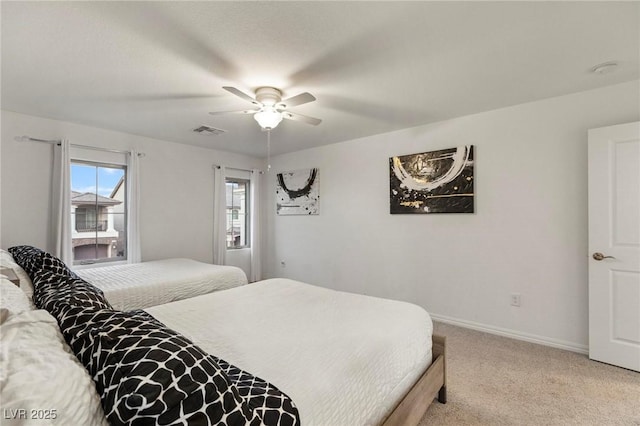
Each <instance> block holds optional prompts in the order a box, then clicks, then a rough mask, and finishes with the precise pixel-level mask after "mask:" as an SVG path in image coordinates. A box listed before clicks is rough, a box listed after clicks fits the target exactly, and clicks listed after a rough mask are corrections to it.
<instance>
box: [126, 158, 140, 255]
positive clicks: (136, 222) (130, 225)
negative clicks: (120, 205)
mask: <svg viewBox="0 0 640 426" xmlns="http://www.w3.org/2000/svg"><path fill="white" fill-rule="evenodd" d="M138 154H139V153H138V151H136V150H133V151H131V152H130V155H129V158H128V164H127V262H128V263H138V262H140V261H142V256H141V249H140V157H139V155H138Z"/></svg>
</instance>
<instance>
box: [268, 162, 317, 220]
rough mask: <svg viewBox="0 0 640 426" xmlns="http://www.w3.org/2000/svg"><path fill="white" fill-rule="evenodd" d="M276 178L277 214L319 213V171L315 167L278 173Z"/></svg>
mask: <svg viewBox="0 0 640 426" xmlns="http://www.w3.org/2000/svg"><path fill="white" fill-rule="evenodd" d="M276 179H277V182H276V209H277V210H276V212H277V214H279V215H312V214H314V215H315V214H319V212H320V171H319V170H318V169H317V168H316V169H304V170H294V171H291V172H283V173H278V174H277V176H276Z"/></svg>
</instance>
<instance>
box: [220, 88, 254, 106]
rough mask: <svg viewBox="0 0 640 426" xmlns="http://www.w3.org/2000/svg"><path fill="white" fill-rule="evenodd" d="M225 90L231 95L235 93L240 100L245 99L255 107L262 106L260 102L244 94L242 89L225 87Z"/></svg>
mask: <svg viewBox="0 0 640 426" xmlns="http://www.w3.org/2000/svg"><path fill="white" fill-rule="evenodd" d="M223 89H224V90H226V91H227V92H229V93H233V94H234V95H236V96H237V97H239V98H242V99H244V100H245V101H248V102H251V103H252V104H254V105H260V102H258V101H256V100H255V99H254V98H252V97H251V96H249V95H247V94H246V93H244V92H243V91H242V90H240V89H236V88H235V87H231V86H224V87H223Z"/></svg>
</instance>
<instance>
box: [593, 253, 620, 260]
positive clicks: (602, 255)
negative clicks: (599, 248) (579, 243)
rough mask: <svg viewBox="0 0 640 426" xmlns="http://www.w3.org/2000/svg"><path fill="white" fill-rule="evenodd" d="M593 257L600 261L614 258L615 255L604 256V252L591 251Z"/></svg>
mask: <svg viewBox="0 0 640 426" xmlns="http://www.w3.org/2000/svg"><path fill="white" fill-rule="evenodd" d="M593 258H594V259H595V260H597V261H601V260H603V259H615V257H613V256H605V255H604V254H602V253H600V252H596V253H593Z"/></svg>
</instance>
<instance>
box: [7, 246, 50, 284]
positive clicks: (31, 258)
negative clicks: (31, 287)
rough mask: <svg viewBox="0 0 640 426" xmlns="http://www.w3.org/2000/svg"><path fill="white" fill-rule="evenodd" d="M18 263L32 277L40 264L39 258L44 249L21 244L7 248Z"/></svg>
mask: <svg viewBox="0 0 640 426" xmlns="http://www.w3.org/2000/svg"><path fill="white" fill-rule="evenodd" d="M7 251H8V252H9V253H11V256H13V259H14V260H15V261H16V263H17V264H18V265H20V267H21V268H22V269H24V270H25V272H26V273H27V274H28V275H29V277H31V279H33V275H34V274H35V273H36V272H37V271H38V269H39V266H40V264H41V262H40V259H41V257H42V253H44V251H42V250H40V249H39V248H37V247H33V246H28V245H21V246H13V247H9V248H8V249H7Z"/></svg>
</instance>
